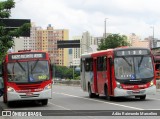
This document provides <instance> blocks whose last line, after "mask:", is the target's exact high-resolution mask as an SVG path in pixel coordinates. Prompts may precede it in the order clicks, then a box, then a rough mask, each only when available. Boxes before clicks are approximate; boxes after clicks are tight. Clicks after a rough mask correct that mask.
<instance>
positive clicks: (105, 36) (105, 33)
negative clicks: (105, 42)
mask: <svg viewBox="0 0 160 119" xmlns="http://www.w3.org/2000/svg"><path fill="white" fill-rule="evenodd" d="M107 19H108V18H105V20H104V38H106V20H107Z"/></svg>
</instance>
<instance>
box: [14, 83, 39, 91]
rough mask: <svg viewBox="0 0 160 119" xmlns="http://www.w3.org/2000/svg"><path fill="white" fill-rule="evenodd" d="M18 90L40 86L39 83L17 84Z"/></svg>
mask: <svg viewBox="0 0 160 119" xmlns="http://www.w3.org/2000/svg"><path fill="white" fill-rule="evenodd" d="M17 86H18V88H19V89H20V90H32V89H37V88H40V85H39V84H34V85H17Z"/></svg>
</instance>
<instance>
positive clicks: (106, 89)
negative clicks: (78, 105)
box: [104, 86, 112, 101]
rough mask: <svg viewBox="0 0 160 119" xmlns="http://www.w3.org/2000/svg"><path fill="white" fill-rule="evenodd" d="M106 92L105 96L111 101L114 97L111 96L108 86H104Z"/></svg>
mask: <svg viewBox="0 0 160 119" xmlns="http://www.w3.org/2000/svg"><path fill="white" fill-rule="evenodd" d="M104 90H105V91H104V93H105V98H106V99H107V100H109V101H111V100H112V97H110V96H109V95H108V88H107V86H105V87H104Z"/></svg>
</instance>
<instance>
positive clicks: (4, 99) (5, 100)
mask: <svg viewBox="0 0 160 119" xmlns="http://www.w3.org/2000/svg"><path fill="white" fill-rule="evenodd" d="M3 102H4V103H7V96H6V95H3Z"/></svg>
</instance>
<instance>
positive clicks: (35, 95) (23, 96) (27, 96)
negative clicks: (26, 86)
mask: <svg viewBox="0 0 160 119" xmlns="http://www.w3.org/2000/svg"><path fill="white" fill-rule="evenodd" d="M20 97H21V98H31V97H33V98H34V97H39V94H33V95H20Z"/></svg>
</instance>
